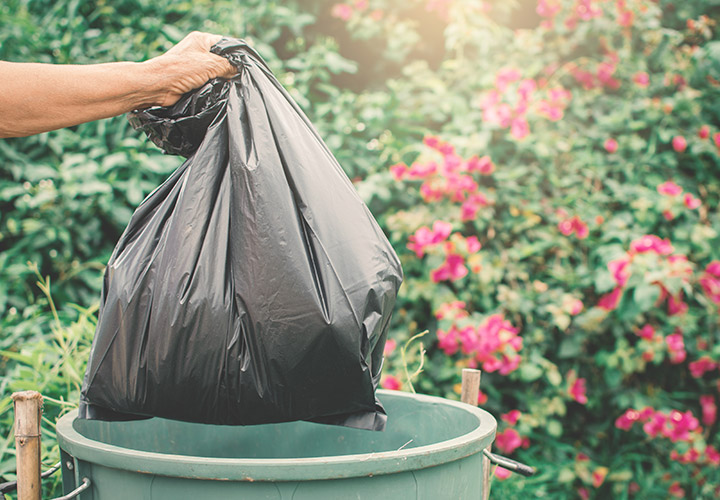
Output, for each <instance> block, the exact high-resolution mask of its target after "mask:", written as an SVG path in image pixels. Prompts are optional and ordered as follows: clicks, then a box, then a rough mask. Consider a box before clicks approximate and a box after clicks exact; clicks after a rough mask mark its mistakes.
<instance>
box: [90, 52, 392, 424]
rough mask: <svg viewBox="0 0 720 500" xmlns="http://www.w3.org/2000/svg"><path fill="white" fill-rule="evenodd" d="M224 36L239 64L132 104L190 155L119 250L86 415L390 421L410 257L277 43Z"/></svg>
mask: <svg viewBox="0 0 720 500" xmlns="http://www.w3.org/2000/svg"><path fill="white" fill-rule="evenodd" d="M212 51H213V52H215V53H217V54H220V55H223V56H224V57H226V58H228V59H229V60H230V61H231V62H232V63H233V64H234V65H235V66H237V68H238V75H237V76H236V77H234V78H232V79H231V80H223V79H216V80H212V81H210V82H208V83H207V84H206V85H205V86H203V87H201V88H199V89H197V90H196V91H193V92H191V93H189V94H186V95H185V96H183V98H182V99H181V100H180V101H179V102H178V103H177V104H175V105H174V106H172V107H169V108H151V109H149V110H144V111H137V112H134V113H132V114H131V115H130V122H131V123H132V125H133V126H135V127H136V128H139V129H142V130H143V131H145V132H146V133H147V134H148V136H149V137H150V138H151V139H152V140H153V141H154V142H155V143H156V144H157V145H158V146H160V147H162V148H163V149H164V150H165V151H166V152H169V153H173V154H180V155H183V156H185V157H187V161H186V162H185V163H184V164H183V165H182V166H181V167H180V168H178V169H177V170H176V171H175V172H174V173H173V174H172V175H171V176H170V177H169V178H168V179H167V180H166V181H165V182H164V183H163V184H162V185H161V186H159V187H158V188H157V189H156V190H155V191H154V192H152V193H151V194H150V195H149V196H148V197H147V198H146V199H145V200H144V201H143V202H142V204H141V205H140V206H139V207H138V209H137V210H136V211H135V213H134V214H133V216H132V219H131V220H130V223H129V225H128V227H127V228H126V230H125V232H124V233H123V235H122V237H121V238H120V241H119V242H118V244H117V246H116V247H115V250H114V252H113V254H112V256H111V258H110V261H109V263H108V265H107V269H106V271H105V276H104V283H103V293H102V298H101V308H100V313H99V319H98V325H97V330H96V333H95V338H94V341H93V346H92V350H91V353H90V359H89V362H88V367H87V372H86V374H85V380H84V382H83V388H82V394H81V408H80V416H81V417H84V418H99V419H132V418H143V417H147V416H158V417H165V418H170V419H176V420H185V421H191V422H202V423H212V424H233V425H245V424H262V423H270V422H283V421H292V420H312V421H316V422H324V423H331V424H338V425H346V426H351V427H357V428H364V429H373V430H382V429H383V427H384V425H385V420H386V416H385V412H384V410H383V408H382V406H381V404H380V403H379V402H378V401H377V399H376V398H375V389H376V388H377V384H378V381H379V378H380V370H381V366H382V360H383V347H384V344H385V338H386V334H387V329H388V323H389V321H390V316H391V313H392V309H393V305H394V302H395V297H396V294H397V290H398V287H399V286H400V283H401V281H402V270H401V268H400V263H399V261H398V258H397V256H396V254H395V252H394V251H393V249H392V247H391V245H390V244H389V242H388V241H387V239H386V238H385V236H384V235H383V233H382V231H381V230H380V228H379V227H378V225H377V223H376V222H375V220H374V219H373V217H372V215H371V214H370V212H369V211H368V209H367V207H366V206H365V204H364V203H363V202H362V201H361V200H360V198H359V197H358V195H357V193H356V192H355V190H354V188H353V186H352V184H351V183H350V181H349V180H348V178H347V176H346V175H345V174H344V172H343V171H342V169H341V167H340V166H339V165H338V163H337V161H336V160H335V158H334V157H333V155H332V154H331V153H330V151H329V150H328V148H327V146H325V144H324V143H323V141H322V140H321V139H320V137H319V136H318V134H317V132H316V131H315V129H314V128H313V126H312V124H311V123H310V122H309V120H308V119H307V118H306V117H305V115H304V114H303V113H302V111H301V110H300V108H299V107H298V106H297V105H296V104H295V102H294V101H293V100H292V98H291V97H290V96H289V95H288V93H287V92H286V91H285V90H284V89H283V88H282V86H281V85H280V84H279V83H278V81H277V80H276V79H275V78H274V77H273V75H272V73H271V72H270V70H269V68H268V67H267V65H266V64H265V62H264V61H263V60H262V59H261V58H260V56H259V55H258V54H257V53H256V52H254V51H253V50H252V49H251V48H250V47H248V46H247V44H246V43H245V42H243V41H241V40H231V39H224V40H222V41H221V42H219V43H218V44H217V45H215V46H214V47H213V48H212Z"/></svg>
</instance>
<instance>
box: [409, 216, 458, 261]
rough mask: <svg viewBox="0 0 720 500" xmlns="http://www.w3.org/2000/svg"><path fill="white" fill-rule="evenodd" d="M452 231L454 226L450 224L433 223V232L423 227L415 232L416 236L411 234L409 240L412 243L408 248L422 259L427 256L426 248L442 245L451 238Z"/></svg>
mask: <svg viewBox="0 0 720 500" xmlns="http://www.w3.org/2000/svg"><path fill="white" fill-rule="evenodd" d="M451 231H452V225H451V224H450V223H449V222H444V221H441V220H437V221H435V222H434V223H433V228H432V230H431V229H430V228H429V227H427V226H423V227H421V228H420V229H418V230H417V231H415V234H411V235H410V237H409V238H408V240H409V241H410V242H409V243H408V244H407V247H408V249H410V250H412V251H414V252H415V255H417V256H418V257H422V256H423V255H425V249H426V247H429V246H432V245H437V244H438V243H442V242H443V241H445V240H446V239H447V237H448V236H450V232H451Z"/></svg>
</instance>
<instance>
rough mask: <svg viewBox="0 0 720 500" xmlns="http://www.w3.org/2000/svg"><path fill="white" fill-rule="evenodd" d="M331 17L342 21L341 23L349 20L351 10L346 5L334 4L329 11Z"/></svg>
mask: <svg viewBox="0 0 720 500" xmlns="http://www.w3.org/2000/svg"><path fill="white" fill-rule="evenodd" d="M330 13H331V14H332V16H333V17H337V18H338V19H342V20H343V21H347V20H349V19H350V18H351V17H352V15H353V8H352V7H351V6H349V5H348V4H346V3H339V4H335V5H333V7H332V10H331V11H330Z"/></svg>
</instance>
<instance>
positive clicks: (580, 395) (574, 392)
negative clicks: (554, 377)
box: [565, 370, 588, 405]
mask: <svg viewBox="0 0 720 500" xmlns="http://www.w3.org/2000/svg"><path fill="white" fill-rule="evenodd" d="M565 380H567V382H568V390H567V393H568V395H569V396H570V397H571V398H572V399H573V400H575V401H577V402H578V403H580V404H581V405H584V404H587V402H588V398H587V381H586V380H585V379H584V378H578V376H577V373H576V372H575V370H570V371H568V372H567V374H566V375H565Z"/></svg>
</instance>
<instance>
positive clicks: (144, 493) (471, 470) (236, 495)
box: [57, 390, 497, 500]
mask: <svg viewBox="0 0 720 500" xmlns="http://www.w3.org/2000/svg"><path fill="white" fill-rule="evenodd" d="M378 397H379V399H380V400H381V401H382V403H383V405H384V406H385V408H386V410H387V413H388V426H387V428H386V430H385V431H384V432H371V431H365V430H358V429H351V428H347V427H336V426H329V425H322V424H314V423H309V422H289V423H282V424H266V425H257V426H246V427H242V426H240V427H235V426H217V425H204V424H192V423H186V422H177V421H172V420H164V419H159V418H153V419H149V420H140V421H133V422H102V421H96V420H82V419H77V418H76V415H77V414H76V412H71V413H69V414H67V415H65V416H64V417H62V418H61V419H60V420H59V421H58V424H57V439H58V443H59V445H60V449H61V458H62V472H63V488H64V491H65V494H69V493H70V492H72V491H73V490H75V489H76V488H77V487H78V486H79V485H81V484H82V483H83V480H85V479H87V480H89V487H88V488H87V489H86V490H85V491H83V492H81V493H80V494H79V495H78V496H77V498H78V499H80V500H114V499H117V500H129V499H133V500H140V499H143V500H148V499H152V500H158V499H162V500H164V499H167V500H170V499H172V500H179V499H200V500H216V499H217V500H227V499H243V500H250V499H252V500H255V499H277V500H290V499H293V500H342V499H353V500H357V499H361V500H383V499H392V500H404V499H427V500H438V499H451V500H461V499H484V498H487V495H488V488H489V486H488V484H487V483H488V476H489V472H490V471H489V463H488V462H487V459H486V458H484V456H483V449H485V448H489V447H490V445H491V444H492V441H493V440H494V438H495V430H496V428H497V423H496V421H495V419H494V418H493V417H492V415H490V414H489V413H487V412H486V411H483V410H481V409H479V408H475V407H472V406H470V405H466V404H463V403H459V402H455V401H450V400H447V399H442V398H436V397H431V396H423V395H415V394H408V393H402V392H396V391H382V390H381V391H378Z"/></svg>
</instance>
